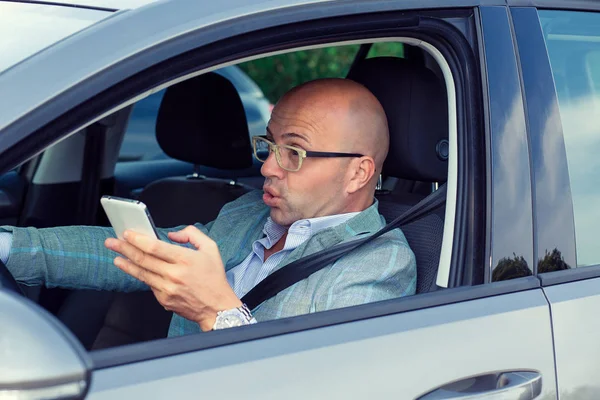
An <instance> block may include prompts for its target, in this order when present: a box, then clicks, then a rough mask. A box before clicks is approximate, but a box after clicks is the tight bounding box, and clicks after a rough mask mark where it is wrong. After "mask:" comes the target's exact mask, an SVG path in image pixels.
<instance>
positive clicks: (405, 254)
mask: <svg viewBox="0 0 600 400" xmlns="http://www.w3.org/2000/svg"><path fill="white" fill-rule="evenodd" d="M391 233H392V232H391ZM416 284H417V264H416V260H415V255H414V253H413V251H412V250H411V249H410V247H409V245H408V243H407V242H406V239H404V237H403V236H402V237H398V236H396V237H392V238H390V237H389V236H388V235H384V236H382V237H380V238H378V239H376V240H374V241H373V243H371V244H370V245H368V246H366V247H364V248H362V249H357V250H355V251H353V252H352V253H350V254H348V255H347V256H345V257H342V258H341V259H339V260H338V261H337V262H335V263H334V264H333V265H332V266H331V267H329V268H327V269H326V270H325V271H324V273H323V275H322V276H321V279H320V284H319V286H318V288H317V289H316V290H315V293H314V296H313V301H312V305H311V309H312V311H313V312H314V311H325V310H331V309H335V308H341V307H349V306H354V305H359V304H366V303H371V302H374V301H381V300H388V299H393V298H398V297H402V296H408V295H412V294H415V292H416Z"/></svg>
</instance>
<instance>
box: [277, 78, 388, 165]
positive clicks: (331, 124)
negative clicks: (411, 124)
mask: <svg viewBox="0 0 600 400" xmlns="http://www.w3.org/2000/svg"><path fill="white" fill-rule="evenodd" d="M277 108H278V109H283V110H298V109H303V110H306V111H307V112H308V113H310V114H312V115H311V117H312V118H313V119H314V120H316V121H318V122H316V121H315V123H318V124H319V125H321V127H322V128H323V134H324V135H327V136H330V137H329V138H328V139H329V140H330V141H332V142H335V144H336V145H337V148H338V149H339V150H338V151H343V152H353V153H357V152H358V153H361V154H365V155H368V156H371V157H373V159H374V161H375V164H376V166H377V175H378V174H379V173H380V172H381V168H382V166H383V162H384V161H385V158H386V156H387V153H388V148H389V129H388V124H387V118H386V115H385V111H384V110H383V107H382V106H381V104H380V103H379V101H378V100H377V98H376V97H375V96H374V95H373V94H372V93H371V92H370V91H369V90H368V89H367V88H366V87H364V86H363V85H361V84H359V83H357V82H354V81H351V80H349V79H318V80H314V81H310V82H307V83H305V84H302V85H299V86H297V87H295V88H294V89H292V90H290V91H289V92H288V93H286V94H285V95H284V96H283V97H282V98H281V100H280V101H279V102H278V103H277Z"/></svg>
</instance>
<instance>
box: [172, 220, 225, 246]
mask: <svg viewBox="0 0 600 400" xmlns="http://www.w3.org/2000/svg"><path fill="white" fill-rule="evenodd" d="M169 239H171V240H173V241H174V242H178V243H188V242H189V243H191V244H192V245H193V246H194V247H195V248H196V249H198V250H200V249H202V248H207V247H211V246H213V245H214V244H215V242H214V241H213V240H212V239H211V238H209V237H208V236H206V235H205V234H204V233H202V231H201V230H200V229H198V228H196V227H195V226H193V225H190V226H187V227H186V228H184V229H182V230H180V231H177V232H169Z"/></svg>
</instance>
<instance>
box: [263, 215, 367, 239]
mask: <svg viewBox="0 0 600 400" xmlns="http://www.w3.org/2000/svg"><path fill="white" fill-rule="evenodd" d="M358 214H360V213H359V212H351V213H344V214H335V215H327V216H324V217H316V218H306V219H301V220H298V221H296V222H294V223H293V224H292V225H291V226H290V227H289V229H287V228H286V227H285V226H282V225H279V224H277V223H276V222H275V221H273V220H272V219H271V217H268V218H267V222H266V223H265V227H264V229H263V232H264V234H265V235H266V236H267V238H268V240H269V247H270V246H271V245H273V244H275V243H277V241H278V240H279V239H281V237H282V236H283V235H284V234H285V232H286V231H288V236H289V235H292V234H294V235H299V236H305V237H307V238H308V237H311V236H312V235H314V234H315V233H317V232H319V231H322V230H323V229H326V228H330V227H333V226H337V225H340V224H342V223H344V222H346V221H348V220H350V219H352V218H353V217H355V216H356V215H358Z"/></svg>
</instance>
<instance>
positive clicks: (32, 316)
mask: <svg viewBox="0 0 600 400" xmlns="http://www.w3.org/2000/svg"><path fill="white" fill-rule="evenodd" d="M0 320H1V321H2V323H1V325H0V399H14V400H20V399H27V400H35V399H45V400H48V399H61V400H66V399H81V398H83V396H84V395H85V394H86V392H87V390H88V387H89V382H90V371H91V365H92V364H91V360H90V358H89V356H88V354H87V353H86V351H85V349H84V348H83V347H82V346H81V344H80V343H79V342H78V341H77V339H75V337H74V336H73V335H72V334H71V333H70V332H69V331H68V330H67V329H66V328H64V327H63V326H62V325H60V324H59V323H58V322H57V321H56V320H55V319H54V318H53V317H52V316H51V315H50V314H49V313H48V312H47V311H46V310H44V309H42V308H41V307H39V306H38V305H37V304H35V303H32V302H30V301H29V300H27V299H26V298H25V297H20V296H18V295H17V294H15V293H12V292H8V291H4V290H2V289H0Z"/></svg>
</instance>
